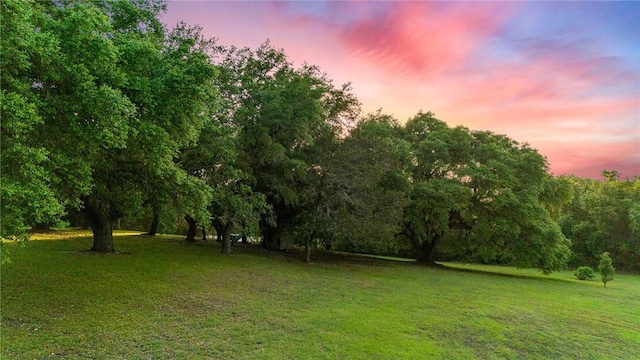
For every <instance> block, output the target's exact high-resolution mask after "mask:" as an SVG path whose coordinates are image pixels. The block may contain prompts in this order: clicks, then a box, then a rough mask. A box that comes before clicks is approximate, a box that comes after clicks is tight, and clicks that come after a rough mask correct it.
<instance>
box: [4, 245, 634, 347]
mask: <svg viewBox="0 0 640 360" xmlns="http://www.w3.org/2000/svg"><path fill="white" fill-rule="evenodd" d="M87 235H88V234H86V233H85V234H82V233H81V234H79V235H78V234H77V233H64V234H62V236H61V238H58V239H56V236H55V234H53V235H49V240H51V241H31V242H29V243H28V244H27V246H26V247H24V248H21V247H19V246H10V247H11V249H10V251H11V253H10V255H11V258H12V263H11V264H8V265H3V267H2V274H1V275H2V278H1V282H2V283H1V285H2V298H1V303H0V305H1V312H2V340H1V341H2V342H1V345H2V352H1V354H0V355H2V356H1V357H2V359H43V358H65V359H76V358H77V359H82V358H100V359H114V358H116V359H117V358H126V359H152V358H189V359H194V358H224V359H400V358H403V359H430V358H433V359H441V358H448V359H471V358H477V359H525V358H526V359H550V358H553V359H563V358H564V359H637V358H640V304H639V301H640V277H638V276H631V275H616V278H615V280H614V281H612V282H611V283H609V284H608V285H607V288H606V289H604V288H603V287H602V284H601V283H599V282H598V281H595V280H594V281H588V282H584V281H574V280H573V278H572V276H571V273H570V272H562V273H556V274H553V275H551V276H548V277H546V276H544V275H541V274H539V273H538V272H537V271H535V270H526V269H514V268H506V267H488V266H479V265H464V264H446V265H448V266H452V267H453V266H455V267H458V268H463V269H466V270H467V271H455V270H449V269H434V268H425V267H422V266H420V265H417V264H414V263H400V262H392V261H388V260H382V259H363V258H362V257H349V256H345V255H340V256H336V257H331V256H330V255H327V254H318V255H319V256H318V257H317V258H318V260H316V262H315V264H314V265H311V266H309V265H306V264H304V263H303V262H301V261H299V259H298V254H277V253H269V252H264V251H262V250H261V249H259V248H256V247H252V246H249V247H247V246H237V247H235V248H234V255H232V256H222V255H220V254H219V250H220V248H219V247H218V245H217V244H209V245H204V244H186V243H184V242H181V241H180V237H172V236H162V237H153V238H151V237H145V236H137V235H135V234H133V235H132V234H131V233H127V234H120V235H121V236H116V238H115V245H116V248H117V249H118V250H119V251H120V253H119V254H116V255H94V254H91V253H83V252H79V250H83V249H88V248H89V247H90V243H91V242H90V238H88V237H87ZM614 260H615V259H614ZM469 270H471V271H469ZM496 273H501V274H502V275H499V274H496Z"/></svg>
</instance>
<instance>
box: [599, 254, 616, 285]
mask: <svg viewBox="0 0 640 360" xmlns="http://www.w3.org/2000/svg"><path fill="white" fill-rule="evenodd" d="M598 270H600V278H601V279H602V283H603V284H604V287H607V282H608V281H611V280H613V274H614V273H615V272H616V269H615V268H614V267H613V260H611V256H610V255H609V253H608V252H603V253H602V255H601V256H600V265H598Z"/></svg>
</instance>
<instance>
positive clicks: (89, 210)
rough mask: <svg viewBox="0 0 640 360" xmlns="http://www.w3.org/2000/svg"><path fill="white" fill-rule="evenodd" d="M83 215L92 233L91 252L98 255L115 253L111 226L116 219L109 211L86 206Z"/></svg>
mask: <svg viewBox="0 0 640 360" xmlns="http://www.w3.org/2000/svg"><path fill="white" fill-rule="evenodd" d="M84 213H85V215H86V216H87V220H88V222H89V225H90V226H91V232H93V247H91V251H95V252H99V253H112V252H115V249H114V248H113V224H114V221H115V219H116V217H115V216H111V214H110V211H109V210H108V209H104V208H95V207H90V206H86V207H85V209H84Z"/></svg>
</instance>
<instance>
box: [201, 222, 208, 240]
mask: <svg viewBox="0 0 640 360" xmlns="http://www.w3.org/2000/svg"><path fill="white" fill-rule="evenodd" d="M202 241H207V231H206V229H205V228H204V226H203V227H202Z"/></svg>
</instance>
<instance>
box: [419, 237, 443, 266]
mask: <svg viewBox="0 0 640 360" xmlns="http://www.w3.org/2000/svg"><path fill="white" fill-rule="evenodd" d="M440 238H441V235H434V236H433V238H432V239H431V241H424V242H423V243H422V246H421V249H420V250H421V255H422V258H421V259H420V262H422V263H424V264H427V265H436V261H435V259H434V257H433V256H434V250H435V248H436V245H437V244H438V241H439V240H440Z"/></svg>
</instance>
